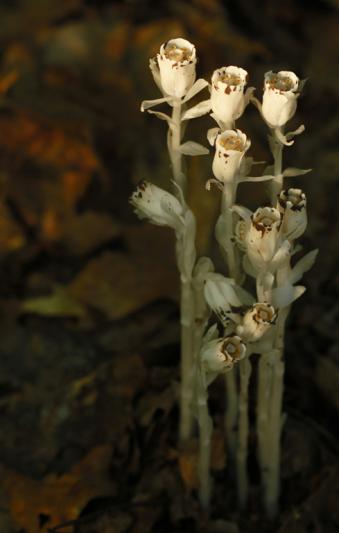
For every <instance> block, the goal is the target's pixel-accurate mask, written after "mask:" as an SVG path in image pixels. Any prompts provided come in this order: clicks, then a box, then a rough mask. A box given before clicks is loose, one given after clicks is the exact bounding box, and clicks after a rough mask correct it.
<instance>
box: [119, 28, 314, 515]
mask: <svg viewBox="0 0 339 533" xmlns="http://www.w3.org/2000/svg"><path fill="white" fill-rule="evenodd" d="M196 64H197V54H196V49H195V46H194V45H193V44H192V43H190V42H189V41H188V40H186V39H183V38H181V37H179V38H174V39H170V40H169V41H167V42H165V43H163V44H162V45H161V47H160V50H159V51H158V53H157V54H156V55H155V57H153V58H152V59H151V60H150V69H151V72H152V75H153V78H154V81H155V83H156V85H157V86H158V88H159V90H160V91H161V94H162V97H161V98H157V99H155V100H145V101H143V102H142V104H141V110H142V111H147V112H149V113H151V114H153V115H155V116H156V117H158V118H159V119H161V120H163V121H165V122H167V126H168V136H167V146H168V150H169V156H170V161H171V165H172V170H173V184H174V186H175V187H174V194H171V193H170V192H167V191H165V190H163V189H161V188H159V187H157V186H156V185H153V184H151V183H150V182H148V181H142V182H141V183H140V184H139V185H138V187H137V189H136V190H135V192H134V193H133V194H132V196H131V198H130V202H131V204H132V205H133V207H134V209H135V212H136V214H137V215H138V216H139V217H140V218H145V219H147V220H149V221H151V222H153V223H154V224H157V225H160V226H168V227H170V228H172V229H173V230H174V231H175V235H176V256H177V263H178V270H179V273H180V281H181V300H180V313H181V316H180V323H181V338H182V364H181V388H180V413H181V414H180V436H181V440H185V439H188V438H190V436H191V435H192V432H191V428H192V427H193V426H192V423H191V422H192V417H193V415H192V413H193V412H194V414H195V415H196V417H197V419H198V425H199V432H200V438H201V446H200V452H199V453H200V457H199V475H200V483H201V487H200V501H201V503H202V505H203V506H204V507H205V508H206V509H207V508H208V503H209V496H210V487H209V483H210V481H209V477H210V476H209V460H210V439H211V433H212V419H211V417H210V416H209V414H208V406H207V399H208V387H209V385H210V384H211V383H212V381H213V380H214V379H215V378H216V377H217V376H218V375H219V374H225V375H226V389H227V398H228V407H227V409H226V414H225V425H226V433H227V438H228V439H229V453H230V456H231V459H233V460H234V461H235V463H236V468H237V477H238V496H239V502H240V505H244V503H245V502H246V497H247V492H246V491H247V478H246V457H247V441H248V425H249V422H248V418H249V417H248V406H247V401H248V387H249V380H250V375H251V362H250V359H251V354H253V353H256V354H260V356H259V365H258V380H257V382H258V387H259V390H258V395H257V401H258V405H257V414H258V417H257V436H258V443H257V447H258V458H259V463H260V468H261V472H262V476H263V479H265V483H264V487H263V488H264V490H263V492H264V500H265V505H266V510H267V512H268V514H269V515H270V516H273V515H274V512H275V510H274V505H276V502H277V499H278V481H277V475H278V471H279V469H278V468H277V461H279V450H280V448H279V438H280V428H281V427H282V421H281V403H282V390H283V386H282V379H283V374H284V366H283V365H284V363H283V357H282V350H283V344H284V343H283V335H284V327H285V321H286V318H287V315H288V310H289V306H290V305H291V303H292V302H293V301H294V300H296V299H297V298H298V297H299V296H300V295H301V294H302V293H303V292H304V290H305V287H303V286H302V285H296V284H297V283H298V282H299V280H300V279H301V278H302V275H303V273H304V272H306V271H307V270H308V269H309V268H311V266H312V265H313V263H314V260H315V257H316V255H317V251H316V250H314V251H312V252H309V253H308V254H306V255H305V256H304V257H302V258H301V259H300V260H299V261H297V262H296V263H295V264H294V265H293V264H292V263H293V261H294V258H293V256H294V254H295V253H296V252H297V251H298V249H299V248H298V245H297V244H296V239H298V238H299V237H301V236H302V235H303V233H304V232H305V229H306V226H307V212H306V204H307V202H306V195H305V193H304V192H303V191H302V190H301V189H298V188H292V187H288V188H286V186H285V183H284V180H285V178H291V177H294V176H299V175H302V174H306V173H307V172H309V169H307V170H303V169H298V168H293V167H288V168H285V169H284V168H283V167H282V153H283V148H284V147H285V146H289V145H291V144H292V143H293V142H294V138H295V136H296V135H299V134H300V133H302V132H303V131H304V126H303V125H302V126H299V128H297V129H295V130H294V131H287V132H286V131H285V126H286V125H287V123H288V122H289V121H290V120H291V119H292V118H293V116H294V114H295V112H296V109H297V102H298V98H299V95H300V93H301V91H302V88H303V84H304V82H303V81H302V80H300V79H299V78H298V76H297V75H296V74H295V73H294V72H291V71H287V70H282V71H279V72H272V71H270V72H267V73H266V74H265V78H264V90H263V97H262V100H261V101H259V100H258V99H257V98H256V97H255V96H254V90H255V89H254V88H253V87H248V86H247V83H248V73H247V71H246V70H244V69H243V68H240V67H238V66H234V65H231V66H223V67H219V68H218V69H216V70H215V71H214V72H213V75H212V78H211V80H210V82H208V81H206V80H204V79H201V78H198V79H196ZM207 87H208V89H209V95H208V98H206V99H205V100H202V101H200V102H199V103H197V104H195V105H193V106H192V105H190V101H191V99H192V98H193V97H194V96H196V95H197V94H198V93H199V92H200V91H202V90H204V89H206V88H207ZM250 103H253V104H254V105H255V106H256V107H257V108H258V110H259V112H260V115H261V117H262V118H263V120H264V121H265V123H266V125H267V126H268V127H269V129H270V135H269V147H270V150H271V153H272V159H273V161H272V163H273V164H270V165H268V166H267V167H266V168H265V170H264V171H263V172H262V174H259V175H255V174H256V173H255V172H253V174H254V175H253V174H252V169H253V167H254V166H255V165H257V164H260V163H263V162H256V161H254V160H253V158H252V157H250V156H248V155H247V154H248V151H249V149H250V147H251V140H250V139H249V138H248V136H247V135H246V133H244V132H243V131H241V130H240V129H239V128H237V126H236V121H237V120H238V119H239V118H240V117H241V116H242V115H243V113H244V111H245V109H246V107H247V106H248V105H249V104H250ZM160 104H168V105H169V106H170V108H171V115H169V114H166V113H164V112H163V111H154V110H153V109H152V108H154V107H155V106H158V105H160ZM206 114H210V117H211V118H212V119H213V120H214V123H215V124H214V127H211V128H210V129H209V130H208V132H207V140H208V142H209V144H210V145H211V146H212V147H213V148H214V154H213V161H212V173H213V177H212V178H210V179H208V180H207V183H206V188H207V189H209V188H210V186H211V183H214V184H215V185H216V186H217V187H218V189H219V190H220V191H221V209H220V215H219V217H218V219H217V222H216V227H215V237H216V239H217V241H218V242H219V244H220V248H221V251H222V253H223V257H224V258H225V260H226V265H227V269H228V277H225V276H224V275H222V274H220V273H217V272H215V271H214V265H213V263H212V261H211V259H209V258H199V259H197V253H196V248H195V232H196V222H195V217H194V213H193V212H192V211H191V210H190V209H189V207H188V203H187V200H186V196H185V194H186V176H185V174H184V171H183V165H182V157H183V156H195V155H199V156H201V155H205V154H208V149H207V148H206V147H205V146H202V145H200V144H198V143H196V142H194V141H192V140H188V141H186V142H183V140H182V138H183V126H185V125H186V123H187V121H189V120H191V119H195V118H198V117H201V116H203V115H206ZM261 181H267V182H269V189H270V196H271V205H264V206H261V207H258V208H257V209H256V210H254V211H253V212H252V211H250V210H249V209H247V208H246V207H244V206H241V205H238V204H237V202H236V194H237V189H238V186H239V185H240V184H242V183H245V182H261ZM292 258H293V259H292ZM246 275H248V276H250V277H252V278H254V279H255V295H252V294H251V293H250V292H248V291H247V290H246V289H245V288H244V286H243V285H244V281H245V278H246ZM213 313H214V315H215V316H216V318H217V319H218V322H216V323H215V324H213V325H212V326H211V327H210V328H209V329H208V330H207V331H205V328H206V326H207V324H208V321H209V319H210V317H211V315H212V314H213ZM221 328H222V331H221ZM237 365H238V369H239V371H238V372H237V371H234V369H235V367H236V366H237ZM192 376H193V377H192ZM271 404H272V405H271ZM273 404H274V405H273ZM192 405H193V410H192V408H191V407H192ZM237 428H238V429H237ZM277 428H278V429H277ZM237 431H238V434H235V433H236V432H237ZM236 447H238V450H237V453H235V452H236V450H235V448H236ZM268 450H269V453H267V452H268ZM238 452H239V453H238ZM267 480H269V481H267ZM272 487H273V488H272ZM272 502H273V504H272ZM272 505H273V507H272Z"/></svg>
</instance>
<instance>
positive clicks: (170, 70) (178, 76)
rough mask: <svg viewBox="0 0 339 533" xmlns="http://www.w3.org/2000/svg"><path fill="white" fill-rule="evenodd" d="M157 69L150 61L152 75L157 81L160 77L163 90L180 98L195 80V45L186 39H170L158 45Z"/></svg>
mask: <svg viewBox="0 0 339 533" xmlns="http://www.w3.org/2000/svg"><path fill="white" fill-rule="evenodd" d="M157 62H158V70H159V76H158V73H157V71H156V70H155V73H154V72H153V71H154V69H156V66H155V65H154V62H153V63H152V67H151V70H152V73H153V77H154V79H155V81H156V83H157V79H158V77H159V78H160V83H161V88H162V90H163V92H164V93H165V94H167V95H169V96H173V97H175V98H182V97H183V96H185V94H186V93H187V92H188V91H189V89H190V88H191V87H192V85H193V84H194V81H195V65H196V62H197V57H196V50H195V46H194V45H193V44H192V43H190V42H189V41H186V39H182V38H178V39H171V40H170V41H167V42H166V43H164V44H162V45H161V47H160V52H159V54H157Z"/></svg>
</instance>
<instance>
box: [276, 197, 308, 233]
mask: <svg viewBox="0 0 339 533" xmlns="http://www.w3.org/2000/svg"><path fill="white" fill-rule="evenodd" d="M278 208H279V211H280V212H281V213H282V214H283V222H282V233H283V235H284V236H285V237H286V238H287V239H289V240H290V241H291V240H294V239H297V238H298V237H300V236H301V235H302V234H303V233H304V231H305V229H306V226H307V213H306V195H305V193H304V192H303V191H302V190H301V189H285V190H284V191H281V193H280V195H279V196H278Z"/></svg>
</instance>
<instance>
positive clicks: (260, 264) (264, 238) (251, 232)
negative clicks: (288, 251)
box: [246, 207, 281, 269]
mask: <svg viewBox="0 0 339 533" xmlns="http://www.w3.org/2000/svg"><path fill="white" fill-rule="evenodd" d="M280 224H281V214H280V213H279V211H278V210H277V209H275V208H274V207H259V209H257V210H256V211H255V213H253V215H252V217H251V223H250V226H249V229H248V232H247V235H246V249H247V255H248V258H249V260H250V261H251V263H252V265H253V266H254V267H255V268H256V269H263V268H267V266H268V264H269V262H270V261H271V260H272V258H273V256H274V254H275V252H276V250H277V245H278V236H279V229H280Z"/></svg>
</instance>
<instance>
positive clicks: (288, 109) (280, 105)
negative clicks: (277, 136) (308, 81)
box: [261, 70, 299, 128]
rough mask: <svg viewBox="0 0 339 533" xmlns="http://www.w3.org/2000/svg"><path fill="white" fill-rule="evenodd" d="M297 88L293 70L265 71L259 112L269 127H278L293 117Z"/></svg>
mask: <svg viewBox="0 0 339 533" xmlns="http://www.w3.org/2000/svg"><path fill="white" fill-rule="evenodd" d="M298 88H299V78H298V77H297V76H296V75H295V74H294V72H289V71H286V70H281V71H280V72H277V73H274V72H272V71H270V72H266V74H265V85H264V96H263V102H262V108H261V112H262V115H263V117H264V119H265V120H266V122H267V124H268V125H269V126H270V127H271V128H280V127H281V126H284V125H285V124H286V122H288V121H289V120H290V119H291V118H292V117H293V115H294V113H295V110H296V108H297V99H298V96H299V93H298Z"/></svg>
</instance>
